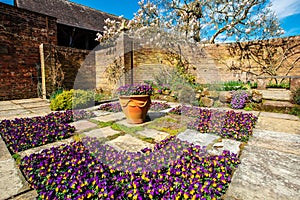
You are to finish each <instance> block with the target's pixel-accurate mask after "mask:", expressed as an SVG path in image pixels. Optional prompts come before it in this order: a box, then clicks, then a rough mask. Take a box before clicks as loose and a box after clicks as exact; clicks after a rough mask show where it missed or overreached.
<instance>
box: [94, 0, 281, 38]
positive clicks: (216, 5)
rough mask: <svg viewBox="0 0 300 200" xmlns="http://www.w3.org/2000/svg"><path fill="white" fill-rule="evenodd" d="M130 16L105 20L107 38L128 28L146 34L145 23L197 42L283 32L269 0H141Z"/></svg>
mask: <svg viewBox="0 0 300 200" xmlns="http://www.w3.org/2000/svg"><path fill="white" fill-rule="evenodd" d="M139 6H140V9H139V10H138V11H137V13H136V14H135V16H134V18H133V19H131V20H126V19H124V18H123V17H120V18H119V21H118V20H110V19H107V20H105V23H106V24H107V25H106V26H105V27H104V32H103V33H102V34H98V37H97V40H99V41H104V40H107V39H108V38H112V37H113V36H115V35H117V34H118V33H120V32H122V31H124V30H128V31H129V32H131V33H135V34H137V31H139V30H140V31H139V32H140V33H141V34H143V29H144V28H145V27H151V28H155V29H157V30H161V31H163V32H166V33H172V34H175V35H178V36H180V37H185V38H186V39H187V40H189V41H194V42H209V43H215V42H224V41H237V42H239V41H247V40H255V39H267V38H272V37H276V36H279V35H281V34H283V30H282V29H281V28H280V26H279V22H278V19H277V17H276V15H275V13H274V12H273V11H272V10H271V9H270V6H271V4H270V1H269V0H232V1H228V0H206V1H203V0H151V1H150V0H148V1H144V0H141V1H140V2H139Z"/></svg>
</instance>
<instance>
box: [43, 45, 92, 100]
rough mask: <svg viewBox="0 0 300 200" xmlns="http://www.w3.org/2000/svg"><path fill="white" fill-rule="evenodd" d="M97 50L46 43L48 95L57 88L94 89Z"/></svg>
mask: <svg viewBox="0 0 300 200" xmlns="http://www.w3.org/2000/svg"><path fill="white" fill-rule="evenodd" d="M94 53H95V52H94V51H89V50H80V49H75V48H69V47H60V46H54V45H44V57H45V80H46V95H47V97H49V96H50V95H51V94H52V93H54V92H55V91H56V90H57V89H65V90H70V89H73V88H74V89H94V88H95V81H96V79H95V54H94Z"/></svg>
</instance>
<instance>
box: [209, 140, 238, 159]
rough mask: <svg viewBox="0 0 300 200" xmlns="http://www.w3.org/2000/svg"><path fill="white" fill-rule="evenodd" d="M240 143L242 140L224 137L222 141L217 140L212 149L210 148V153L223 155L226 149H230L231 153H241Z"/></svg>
mask: <svg viewBox="0 0 300 200" xmlns="http://www.w3.org/2000/svg"><path fill="white" fill-rule="evenodd" d="M240 145H241V142H239V141H236V140H231V139H222V141H221V142H217V143H215V144H214V145H213V147H212V149H211V150H208V153H210V154H213V155H222V152H223V151H224V150H227V151H230V152H231V153H234V154H237V155H239V154H240Z"/></svg>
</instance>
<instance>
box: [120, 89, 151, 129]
mask: <svg viewBox="0 0 300 200" xmlns="http://www.w3.org/2000/svg"><path fill="white" fill-rule="evenodd" d="M117 93H118V94H119V100H120V104H121V107H122V110H123V112H124V114H125V116H126V118H127V122H128V123H131V124H141V123H143V122H145V120H146V115H147V112H148V110H149V109H150V106H151V98H150V96H151V95H152V93H153V88H152V86H151V85H148V84H136V85H125V86H121V87H119V88H118V90H117Z"/></svg>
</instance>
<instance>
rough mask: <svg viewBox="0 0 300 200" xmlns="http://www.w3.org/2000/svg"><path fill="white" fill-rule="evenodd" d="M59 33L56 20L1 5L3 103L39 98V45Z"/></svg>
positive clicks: (52, 40) (0, 93) (0, 91)
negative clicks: (5, 101)
mask: <svg viewBox="0 0 300 200" xmlns="http://www.w3.org/2000/svg"><path fill="white" fill-rule="evenodd" d="M56 32H57V31H56V19H55V18H53V17H49V16H46V15H41V14H38V13H34V12H31V11H27V10H23V9H19V8H16V7H13V6H10V5H6V4H3V3H0V100H8V99H21V98H33V97H37V96H38V92H37V87H38V86H37V85H38V80H37V78H36V77H37V76H38V67H37V66H39V65H40V54H39V45H40V44H41V43H50V44H56V43H57V36H56Z"/></svg>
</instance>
